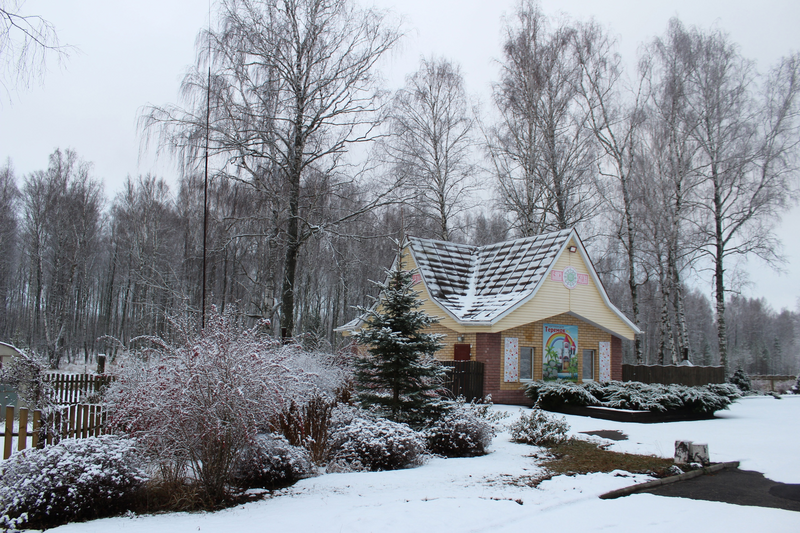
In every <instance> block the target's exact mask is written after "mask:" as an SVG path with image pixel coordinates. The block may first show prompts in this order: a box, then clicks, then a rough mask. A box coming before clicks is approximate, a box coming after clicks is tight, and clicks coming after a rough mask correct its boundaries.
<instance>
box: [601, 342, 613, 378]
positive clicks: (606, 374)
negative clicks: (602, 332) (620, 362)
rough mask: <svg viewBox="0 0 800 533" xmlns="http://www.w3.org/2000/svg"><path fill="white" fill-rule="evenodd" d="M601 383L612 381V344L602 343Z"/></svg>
mask: <svg viewBox="0 0 800 533" xmlns="http://www.w3.org/2000/svg"><path fill="white" fill-rule="evenodd" d="M600 381H611V343H610V342H601V343H600Z"/></svg>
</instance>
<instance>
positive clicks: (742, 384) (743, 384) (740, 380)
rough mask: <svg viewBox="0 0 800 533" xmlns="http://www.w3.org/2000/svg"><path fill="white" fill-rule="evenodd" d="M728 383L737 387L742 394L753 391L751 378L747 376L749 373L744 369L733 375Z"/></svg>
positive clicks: (740, 368)
mask: <svg viewBox="0 0 800 533" xmlns="http://www.w3.org/2000/svg"><path fill="white" fill-rule="evenodd" d="M728 383H732V384H734V385H736V386H737V387H739V390H740V391H742V392H750V391H751V390H752V389H753V383H752V382H751V381H750V376H748V375H747V372H745V371H744V369H743V368H742V367H739V368H737V369H736V371H735V372H734V373H733V375H731V377H729V378H728Z"/></svg>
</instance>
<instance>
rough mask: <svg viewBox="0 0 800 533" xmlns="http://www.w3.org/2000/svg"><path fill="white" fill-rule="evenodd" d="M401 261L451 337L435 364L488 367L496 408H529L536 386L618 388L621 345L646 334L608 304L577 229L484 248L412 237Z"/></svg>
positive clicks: (357, 324) (487, 386)
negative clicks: (604, 384)
mask: <svg viewBox="0 0 800 533" xmlns="http://www.w3.org/2000/svg"><path fill="white" fill-rule="evenodd" d="M402 260H403V266H404V268H405V269H407V270H412V269H417V270H418V271H419V276H417V277H415V281H416V282H417V283H416V285H415V286H414V288H415V290H417V291H419V293H420V298H421V299H423V300H425V302H424V303H423V306H422V309H424V310H425V312H426V313H428V314H429V315H432V316H437V317H439V319H440V321H439V324H437V325H435V326H433V327H432V328H431V332H433V333H442V334H445V335H446V337H445V338H444V339H443V340H442V342H443V344H444V347H443V348H442V349H441V350H440V351H439V352H438V353H437V358H438V359H440V360H442V361H453V360H456V361H458V360H472V361H479V362H482V363H483V364H484V386H483V392H484V394H491V395H492V400H493V401H494V402H495V403H505V404H520V405H525V404H529V403H530V401H529V400H528V399H527V398H526V397H525V396H524V395H523V392H522V390H521V389H522V387H523V385H524V384H525V383H526V382H528V381H532V380H538V379H545V380H558V379H560V380H569V381H576V382H583V381H590V380H598V381H609V380H612V379H614V380H621V379H622V339H629V340H632V339H633V338H634V336H635V335H636V334H637V333H640V330H639V329H638V328H637V327H636V325H635V324H634V323H633V322H631V321H630V320H629V319H628V318H627V317H626V316H625V315H624V314H623V313H622V312H621V311H619V310H618V309H617V308H616V307H614V305H613V304H612V303H611V301H610V300H609V299H608V295H607V294H606V291H605V289H604V288H603V285H602V283H601V282H600V279H599V278H598V276H597V272H595V269H594V266H593V265H592V261H591V259H590V258H589V255H588V253H587V252H586V249H585V248H584V246H583V243H582V242H581V240H580V237H579V236H578V233H577V231H575V230H574V229H572V230H562V231H557V232H553V233H547V234H543V235H537V236H535V237H527V238H522V239H516V240H512V241H506V242H501V243H497V244H492V245H489V246H481V247H478V246H468V245H464V244H456V243H452V242H444V241H435V240H430V239H419V238H416V237H409V238H408V239H407V241H406V242H405V243H404V246H403V249H402ZM378 305H380V303H378ZM363 324H364V322H363V319H362V318H360V317H359V318H356V319H355V320H353V321H351V322H350V323H348V324H346V325H344V326H342V327H340V328H337V330H338V331H342V332H343V333H345V334H347V332H349V331H353V330H358V329H360V328H361V327H362V326H363Z"/></svg>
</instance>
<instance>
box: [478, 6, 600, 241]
mask: <svg viewBox="0 0 800 533" xmlns="http://www.w3.org/2000/svg"><path fill="white" fill-rule="evenodd" d="M576 35H577V28H576V27H575V26H574V25H570V24H569V23H567V22H563V23H560V24H559V25H557V26H556V27H554V28H553V29H550V28H549V27H548V20H547V18H546V17H545V15H544V14H543V13H542V12H541V9H540V7H539V6H538V4H536V3H534V2H530V1H525V2H521V3H520V4H519V6H518V8H517V12H516V19H515V22H514V23H513V24H509V25H508V26H507V27H506V40H505V43H504V45H503V55H504V60H503V63H502V66H501V68H502V71H501V82H500V83H499V84H497V85H496V86H495V88H494V102H495V105H496V107H497V108H498V110H499V111H500V114H501V120H500V123H499V124H498V125H497V126H495V127H494V128H493V129H492V130H491V131H490V132H489V143H488V147H489V155H490V157H491V160H492V162H493V167H494V170H495V172H496V174H497V177H498V179H499V185H498V193H499V199H500V204H501V205H502V206H503V207H504V208H505V209H507V210H509V211H511V212H512V213H513V214H514V217H515V219H516V229H517V230H518V232H519V233H520V234H522V235H535V234H537V233H540V232H542V231H545V230H550V229H564V228H567V227H572V226H575V225H577V224H580V223H582V222H585V221H587V220H589V219H591V217H592V216H593V215H594V214H595V209H596V207H597V202H596V195H595V189H594V187H593V186H592V184H593V178H594V176H593V173H594V162H595V159H596V152H595V143H594V138H593V136H592V132H591V129H590V128H589V124H588V120H589V116H588V114H587V113H586V109H585V108H584V107H582V106H581V105H580V101H579V92H578V87H579V80H580V77H581V75H582V71H581V65H580V63H579V61H578V58H577V56H576Z"/></svg>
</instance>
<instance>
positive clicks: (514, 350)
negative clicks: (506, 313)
mask: <svg viewBox="0 0 800 533" xmlns="http://www.w3.org/2000/svg"><path fill="white" fill-rule="evenodd" d="M505 354H506V356H505V365H504V369H505V372H504V375H503V381H505V382H506V383H509V382H516V381H519V339H516V338H514V337H506V351H505Z"/></svg>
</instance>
